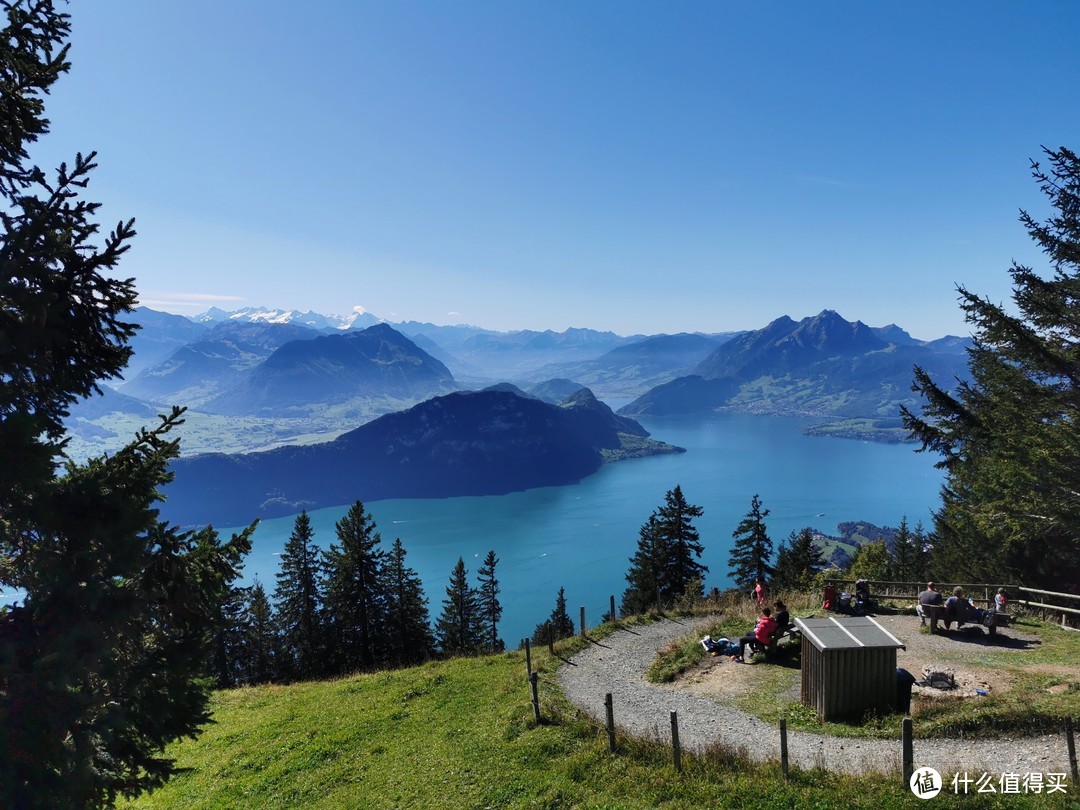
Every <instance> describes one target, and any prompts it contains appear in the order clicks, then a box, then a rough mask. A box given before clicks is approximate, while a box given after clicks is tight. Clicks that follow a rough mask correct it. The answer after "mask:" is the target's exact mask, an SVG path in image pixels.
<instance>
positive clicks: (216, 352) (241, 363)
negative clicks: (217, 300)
mask: <svg viewBox="0 0 1080 810" xmlns="http://www.w3.org/2000/svg"><path fill="white" fill-rule="evenodd" d="M142 331H143V332H145V331H147V329H146V328H145V327H144V329H143V330H142ZM318 336H319V333H318V332H315V331H314V330H312V329H309V328H307V327H305V326H295V325H293V324H287V323H255V322H250V321H239V320H225V321H222V322H220V323H218V324H216V325H215V326H213V327H212V328H210V329H207V330H206V331H204V332H203V333H202V334H201V335H199V336H198V338H196V340H195V341H193V342H192V343H189V344H187V345H185V346H182V347H180V348H179V349H177V350H176V351H175V352H174V353H173V354H172V355H171V356H170V357H169V358H168V359H166V360H164V361H162V362H160V363H158V364H156V365H154V366H151V367H149V368H146V369H143V371H141V372H139V374H137V375H136V376H135V377H134V378H132V379H130V380H127V381H125V382H124V383H123V385H121V386H120V390H121V391H122V392H123V393H125V394H128V395H129V396H134V397H138V398H140V399H145V400H147V401H149V402H158V403H164V404H169V405H190V406H195V407H197V406H200V405H202V404H203V403H205V402H207V401H209V400H211V399H213V398H214V397H216V396H218V395H219V394H220V393H222V392H223V391H225V390H227V389H229V388H231V387H233V386H234V385H236V384H237V383H239V382H240V381H241V380H242V379H243V378H244V376H245V375H246V374H247V373H248V372H250V371H251V370H252V369H253V368H255V367H256V366H257V365H259V364H260V363H262V362H263V361H264V360H266V359H267V358H268V357H270V355H271V354H273V353H274V352H275V351H277V350H278V349H280V348H281V347H282V346H284V345H285V344H286V343H289V342H290V341H297V340H312V339H314V338H316V337H318Z"/></svg>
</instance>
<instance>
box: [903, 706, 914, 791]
mask: <svg viewBox="0 0 1080 810" xmlns="http://www.w3.org/2000/svg"><path fill="white" fill-rule="evenodd" d="M903 749H904V750H903V761H904V786H905V787H907V786H908V785H909V784H911V774H913V773H914V772H915V751H914V746H913V743H912V738H911V718H910V717H905V718H904V725H903Z"/></svg>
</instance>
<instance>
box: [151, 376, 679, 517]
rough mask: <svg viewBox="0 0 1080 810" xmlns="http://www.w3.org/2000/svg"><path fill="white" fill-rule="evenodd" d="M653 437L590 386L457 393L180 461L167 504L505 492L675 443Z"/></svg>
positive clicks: (188, 506)
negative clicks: (566, 392) (333, 432)
mask: <svg viewBox="0 0 1080 810" xmlns="http://www.w3.org/2000/svg"><path fill="white" fill-rule="evenodd" d="M646 436H647V432H646V431H645V430H644V428H642V427H641V426H640V425H638V424H637V423H636V422H634V421H633V420H630V419H626V418H624V417H619V416H616V415H615V414H613V413H612V412H611V409H610V408H608V407H607V406H606V405H604V404H603V403H601V402H599V401H597V400H596V398H595V397H593V396H592V394H591V393H590V392H588V391H580V392H578V393H577V394H576V395H575V397H574V398H573V399H572V400H571V401H569V402H567V403H565V404H563V405H549V404H547V403H545V402H542V401H541V400H539V399H533V398H527V397H521V396H518V395H517V394H514V393H512V392H510V391H499V390H488V391H474V392H457V393H453V394H449V395H446V396H441V397H436V398H434V399H430V400H427V401H426V402H422V403H420V404H419V405H416V406H414V407H412V408H410V409H408V410H406V411H401V412H398V413H392V414H388V415H386V416H383V417H380V418H379V419H376V420H374V421H372V422H369V423H367V424H366V425H363V426H361V427H359V428H357V429H356V430H353V431H351V432H349V433H346V434H344V435H342V436H340V437H338V438H337V439H335V440H334V441H332V442H327V443H325V444H318V445H308V446H302V447H300V446H298V447H282V448H278V449H275V450H269V451H266V452H261V453H249V454H245V455H221V454H208V455H203V456H195V457H192V458H188V459H179V460H177V461H176V462H175V463H174V465H173V468H174V470H175V472H176V480H175V481H174V482H173V483H171V484H169V486H168V487H167V488H166V489H165V495H166V496H167V499H168V500H167V501H166V503H165V504H163V506H162V514H163V515H164V516H165V517H166V518H168V519H170V520H175V521H178V522H181V523H184V524H191V523H203V522H214V523H217V524H219V525H229V524H233V525H235V524H238V523H245V522H247V521H250V520H252V519H253V518H255V517H273V516H278V515H289V514H294V513H296V512H298V511H299V510H300V509H302V508H307V509H316V508H319V507H323V506H334V505H339V504H345V503H351V502H352V501H354V500H356V499H357V498H359V499H361V500H365V501H369V500H379V499H382V498H438V497H449V496H455V495H498V494H503V493H507V492H514V491H518V490H524V489H530V488H532V487H539V486H556V485H561V484H569V483H573V482H576V481H580V480H581V479H582V478H584V477H585V476H587V475H589V474H590V473H593V472H595V471H596V470H597V469H598V468H599V467H600V465H601V464H602V463H603V462H604V461H605V460H616V459H618V458H620V457H624V456H632V455H646V454H650V453H658V452H677V451H678V450H679V448H674V447H671V446H670V445H665V444H662V443H660V442H654V441H652V440H651V439H648V438H645V437H646Z"/></svg>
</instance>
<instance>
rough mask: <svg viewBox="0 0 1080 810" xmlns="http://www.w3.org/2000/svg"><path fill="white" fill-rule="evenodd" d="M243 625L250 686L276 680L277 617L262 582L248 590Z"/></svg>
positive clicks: (257, 581)
mask: <svg viewBox="0 0 1080 810" xmlns="http://www.w3.org/2000/svg"><path fill="white" fill-rule="evenodd" d="M244 626H245V629H246V630H247V634H248V640H247V651H248V663H247V667H246V672H247V682H248V683H256V684H257V683H267V682H268V681H271V680H273V679H274V675H275V658H276V653H277V636H276V634H275V632H274V616H273V611H272V609H271V607H270V600H269V599H268V598H267V596H266V589H265V588H264V587H263V585H262V583H261V582H259V580H257V579H256V580H255V583H254V584H253V585H252V586H251V588H249V589H248V601H247V610H246V612H245V618H244Z"/></svg>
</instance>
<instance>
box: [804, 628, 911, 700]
mask: <svg viewBox="0 0 1080 810" xmlns="http://www.w3.org/2000/svg"><path fill="white" fill-rule="evenodd" d="M795 625H796V626H797V627H798V628H799V630H800V631H801V632H802V702H803V703H804V704H805V705H807V706H809V707H811V708H813V709H816V710H817V713H818V717H820V718H821V719H822V720H832V719H835V718H840V717H849V718H850V717H860V716H862V715H863V714H864V713H865V712H866V711H867V710H879V711H889V710H891V709H892V707H893V705H894V704H895V702H896V697H897V675H896V651H897V650H898V649H906V648H905V647H904V645H903V644H902V643H901V642H900V641H899V640H898V639H897V638H896V636H894V635H893V634H892V633H890V632H889V631H888V630H886V629H885V628H884V627H882V626H881V625H880V624H878V623H877V622H876V621H874V620H873V619H872V618H870V617H869V616H843V617H833V616H829V617H826V618H824V619H796V620H795Z"/></svg>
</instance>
